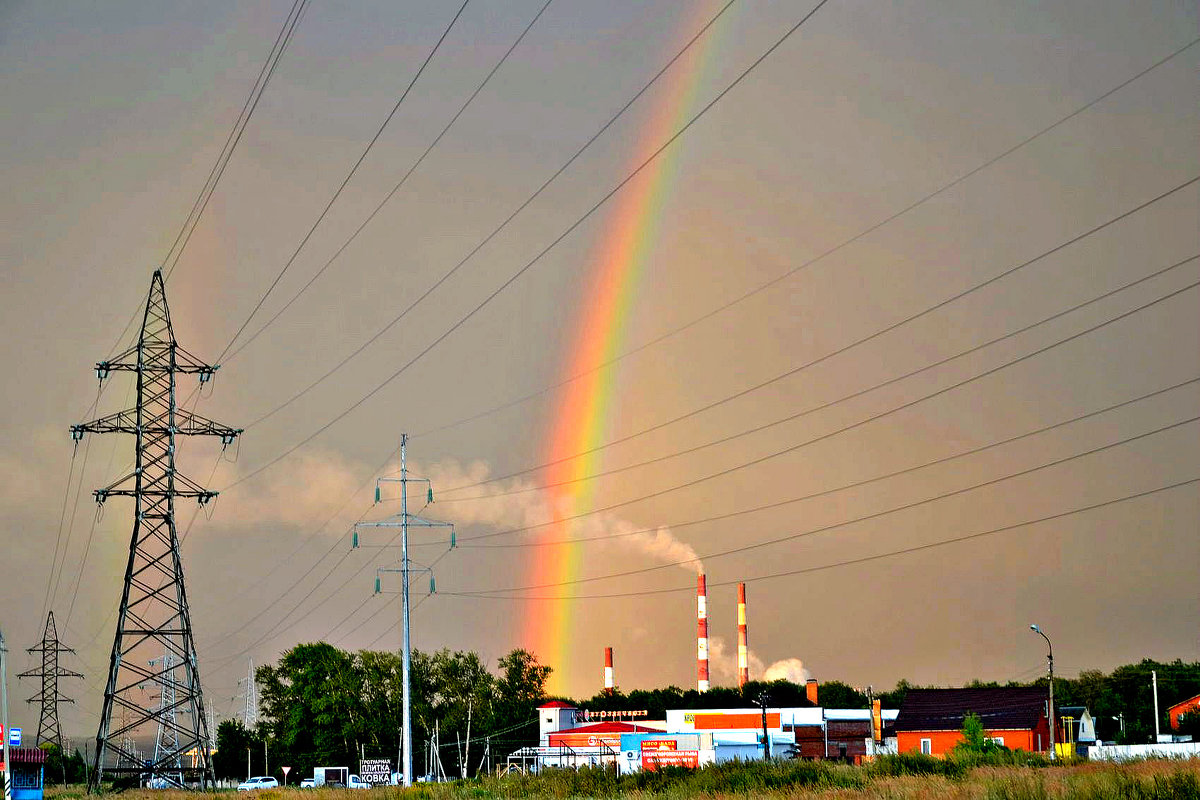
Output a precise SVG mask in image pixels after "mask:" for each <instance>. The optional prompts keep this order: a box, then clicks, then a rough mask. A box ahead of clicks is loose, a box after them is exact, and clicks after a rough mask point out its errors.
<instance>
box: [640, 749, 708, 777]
mask: <svg viewBox="0 0 1200 800" xmlns="http://www.w3.org/2000/svg"><path fill="white" fill-rule="evenodd" d="M698 766H700V751H699V750H643V751H642V769H644V770H647V771H648V772H653V771H654V770H656V769H661V768H662V767H687V768H689V769H695V768H696V767H698Z"/></svg>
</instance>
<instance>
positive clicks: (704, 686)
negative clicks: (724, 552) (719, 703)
mask: <svg viewBox="0 0 1200 800" xmlns="http://www.w3.org/2000/svg"><path fill="white" fill-rule="evenodd" d="M696 688H697V689H699V690H700V691H702V692H707V691H708V584H707V583H706V582H705V580H704V573H701V574H700V575H699V576H697V578H696Z"/></svg>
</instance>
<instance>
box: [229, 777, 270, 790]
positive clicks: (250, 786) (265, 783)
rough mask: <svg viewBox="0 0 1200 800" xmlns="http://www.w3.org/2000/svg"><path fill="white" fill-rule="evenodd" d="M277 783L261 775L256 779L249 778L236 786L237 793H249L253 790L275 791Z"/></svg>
mask: <svg viewBox="0 0 1200 800" xmlns="http://www.w3.org/2000/svg"><path fill="white" fill-rule="evenodd" d="M278 786H279V781H277V780H275V779H274V778H272V777H270V776H268V775H262V776H259V777H257V778H250V779H249V780H245V781H242V782H241V783H239V784H238V787H237V790H238V791H239V792H249V791H253V790H254V789H275V788H278Z"/></svg>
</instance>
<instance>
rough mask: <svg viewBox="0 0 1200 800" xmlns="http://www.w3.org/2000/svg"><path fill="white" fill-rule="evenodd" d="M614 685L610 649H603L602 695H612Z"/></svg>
mask: <svg viewBox="0 0 1200 800" xmlns="http://www.w3.org/2000/svg"><path fill="white" fill-rule="evenodd" d="M614 688H616V685H615V684H614V683H613V662H612V648H611V647H606V648H604V693H605V694H612V693H613V689H614Z"/></svg>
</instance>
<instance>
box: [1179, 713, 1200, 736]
mask: <svg viewBox="0 0 1200 800" xmlns="http://www.w3.org/2000/svg"><path fill="white" fill-rule="evenodd" d="M1175 733H1177V734H1179V735H1180V736H1191V737H1192V741H1193V742H1200V711H1189V712H1187V713H1186V714H1180V715H1179V727H1178V728H1177V729H1176V730H1175Z"/></svg>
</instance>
